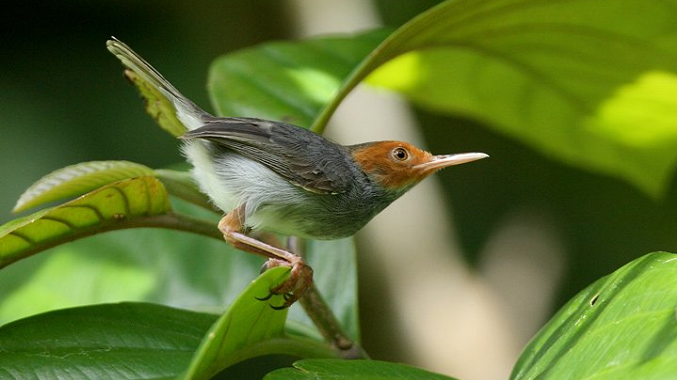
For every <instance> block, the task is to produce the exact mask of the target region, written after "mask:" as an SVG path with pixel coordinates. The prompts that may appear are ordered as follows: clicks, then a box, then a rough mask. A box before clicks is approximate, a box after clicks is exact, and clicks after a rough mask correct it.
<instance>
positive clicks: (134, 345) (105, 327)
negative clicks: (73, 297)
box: [0, 268, 336, 379]
mask: <svg viewBox="0 0 677 380" xmlns="http://www.w3.org/2000/svg"><path fill="white" fill-rule="evenodd" d="M288 276H289V269H288V268H275V269H273V270H270V271H267V272H265V273H264V274H262V275H261V276H259V277H258V278H257V279H256V280H255V281H253V282H251V284H250V285H249V286H248V287H247V288H246V289H245V290H244V292H242V293H241V294H240V296H239V297H238V298H237V299H236V301H235V302H234V303H233V304H232V305H231V307H230V308H229V309H228V311H227V312H226V313H225V314H224V315H223V316H221V317H220V318H218V319H217V316H215V315H212V314H203V313H195V312H190V311H186V310H180V309H173V308H169V307H165V306H160V305H155V304H142V303H122V304H105V305H96V306H85V307H79V308H71V309H63V310H57V311H53V312H49V313H45V314H40V315H36V316H33V317H29V318H26V319H21V320H18V321H15V322H12V323H9V324H6V325H4V326H2V327H0V352H2V355H0V377H3V378H4V377H6V376H5V375H7V376H12V378H22V379H23V378H57V377H58V378H61V377H64V378H68V379H102V378H115V379H148V378H153V379H155V378H157V379H173V378H177V377H178V378H180V379H209V378H211V376H212V375H215V374H216V373H218V372H220V371H221V370H223V369H225V368H227V367H229V366H230V365H232V364H234V363H237V362H240V361H242V360H245V359H248V358H251V357H255V356H259V355H266V354H276V353H277V354H286V355H293V356H299V357H312V358H317V357H336V353H335V352H334V351H332V350H331V349H330V348H328V346H327V345H325V344H323V343H319V342H314V341H310V340H307V339H300V338H290V337H287V336H285V335H284V323H285V318H286V315H287V312H286V310H282V311H281V310H274V309H272V308H271V307H270V305H271V303H272V304H278V303H282V302H284V300H283V299H282V297H281V296H275V297H272V298H271V299H270V300H268V301H261V300H259V299H257V298H261V297H264V296H266V295H267V294H268V289H269V288H270V287H271V286H274V285H276V284H278V283H279V282H280V281H284V280H285V279H287V278H288Z"/></svg>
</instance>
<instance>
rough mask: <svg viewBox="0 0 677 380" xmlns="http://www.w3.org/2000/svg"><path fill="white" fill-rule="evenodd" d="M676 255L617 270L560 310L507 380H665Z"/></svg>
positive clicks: (670, 362) (676, 359)
mask: <svg viewBox="0 0 677 380" xmlns="http://www.w3.org/2000/svg"><path fill="white" fill-rule="evenodd" d="M676 308H677V255H675V254H672V253H665V252H658V253H652V254H649V255H646V256H644V257H641V258H639V259H636V260H635V261H633V262H631V263H629V264H627V265H625V266H624V267H622V268H620V269H618V270H617V271H615V272H614V273H612V274H610V275H609V276H607V277H604V278H602V279H600V280H598V281H597V282H595V283H594V284H592V285H590V286H589V287H588V288H586V289H585V290H583V291H582V292H580V293H579V294H578V295H577V296H576V297H574V298H573V299H572V300H571V301H569V303H567V304H566V305H565V306H564V307H563V308H562V309H561V310H560V311H559V312H558V313H557V314H556V315H555V316H554V317H553V318H552V319H551V320H550V322H548V324H547V325H546V326H545V327H543V329H542V330H541V331H540V332H539V333H538V334H537V335H536V337H535V338H534V339H533V340H532V342H531V343H529V345H528V346H527V347H526V349H525V350H524V352H523V353H522V356H521V357H520V359H519V360H518V362H517V364H516V366H515V368H514V370H513V374H512V376H511V379H513V380H525V379H546V378H547V379H596V380H607V379H608V380H612V379H613V380H625V379H627V380H634V379H672V378H674V377H675V373H677V320H676V319H675V310H676Z"/></svg>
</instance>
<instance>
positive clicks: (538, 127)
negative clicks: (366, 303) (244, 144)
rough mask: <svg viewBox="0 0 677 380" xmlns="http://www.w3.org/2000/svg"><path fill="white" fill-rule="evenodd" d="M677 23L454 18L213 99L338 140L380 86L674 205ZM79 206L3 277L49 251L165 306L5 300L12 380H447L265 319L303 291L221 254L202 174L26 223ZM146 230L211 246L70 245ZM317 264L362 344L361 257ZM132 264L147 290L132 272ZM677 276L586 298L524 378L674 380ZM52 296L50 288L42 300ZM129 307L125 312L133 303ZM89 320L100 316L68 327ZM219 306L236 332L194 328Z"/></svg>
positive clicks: (258, 51) (276, 69) (261, 72)
mask: <svg viewBox="0 0 677 380" xmlns="http://www.w3.org/2000/svg"><path fill="white" fill-rule="evenodd" d="M628 9H632V12H627V10H628ZM675 9H677V2H676V1H674V0H671V1H663V2H657V1H644V2H638V1H636V0H601V1H599V0H597V1H590V0H568V1H557V2H552V1H547V0H488V1H481V2H477V1H471V0H458V1H447V2H444V3H442V4H440V5H439V6H437V7H435V8H433V9H431V10H429V11H427V12H425V13H423V14H421V15H420V16H418V17H416V18H414V19H413V20H411V21H410V22H409V23H407V24H405V25H404V26H402V27H401V28H399V29H398V30H396V31H394V32H392V33H390V31H387V30H378V31H372V32H368V33H364V34H358V35H351V36H335V37H324V38H316V39H312V40H307V41H300V42H277V43H268V44H263V45H260V46H256V47H253V48H249V49H245V50H242V51H238V52H234V53H231V54H228V55H225V56H223V57H220V58H218V59H217V60H216V61H215V62H214V64H213V65H212V67H211V70H210V77H209V88H210V91H211V96H212V98H213V102H214V104H215V105H216V109H217V111H218V113H219V114H221V115H246V116H258V117H265V118H270V119H277V120H285V121H288V122H292V123H295V124H299V125H302V126H306V127H309V128H312V129H313V130H315V131H317V132H322V131H324V129H325V126H326V123H327V122H328V120H329V118H330V117H331V115H332V113H333V112H334V111H335V110H336V108H337V107H338V105H339V104H340V102H341V101H342V100H343V99H344V98H345V96H347V94H349V93H350V91H351V90H353V89H354V88H355V87H356V86H357V85H358V84H359V83H361V82H362V81H363V80H365V79H366V80H367V81H368V82H369V83H371V84H374V85H378V86H383V87H388V88H391V89H395V90H397V91H400V92H401V93H402V94H404V95H405V96H407V97H408V98H409V99H411V100H412V101H413V102H416V103H418V104H420V105H422V106H424V107H429V108H431V109H434V110H436V111H439V112H450V113H459V114H464V115H468V116H470V117H473V118H476V119H478V120H480V121H483V122H485V123H486V124H487V125H488V126H490V127H491V128H494V129H495V130H497V131H499V132H501V133H505V134H507V135H510V136H513V137H514V138H516V139H518V140H520V141H522V142H524V143H525V144H530V145H533V146H534V147H536V148H537V149H539V150H541V151H542V152H544V153H545V154H548V155H550V156H552V157H553V158H555V159H558V160H562V161H564V162H567V163H569V164H572V165H577V166H580V167H582V168H584V169H587V170H595V171H602V172H604V173H608V174H610V175H614V176H617V177H619V178H623V179H625V180H627V181H629V182H631V183H633V184H634V185H636V186H637V187H638V188H640V189H642V190H644V191H645V192H646V193H647V194H650V195H653V196H659V195H661V194H662V193H663V192H664V191H665V187H666V182H667V180H668V178H669V177H670V174H671V173H672V171H673V168H674V164H675V161H676V160H677V153H675V152H677V150H675V149H673V147H674V145H675V140H676V139H677V134H675V131H677V128H675V127H676V126H677V125H676V122H675V121H676V120H677V115H676V114H675V112H676V111H675V110H677V107H675V104H674V102H675V99H677V85H675V83H677V82H676V81H675V72H677V67H676V65H677V60H676V59H675V58H677V44H675V43H674V32H673V25H674V21H675V20H676V19H677V13H676V12H675ZM130 79H131V80H132V82H133V84H134V85H136V86H137V88H139V89H140V91H141V93H142V95H143V96H144V97H145V99H146V101H147V105H148V108H147V110H148V112H149V113H151V115H152V116H153V117H154V118H155V119H156V120H157V121H158V123H159V124H160V125H161V126H162V127H163V128H165V130H167V131H168V132H169V133H170V134H172V135H178V134H180V130H181V127H180V126H177V125H176V122H175V121H176V120H175V118H171V117H169V118H166V117H165V116H166V112H167V111H166V110H167V105H166V104H162V103H158V102H155V100H157V94H156V93H154V92H153V91H152V88H150V87H148V86H147V85H146V84H145V83H144V82H143V80H141V79H140V78H138V77H131V78H130ZM170 196H171V198H170ZM73 197H77V198H76V199H73V200H70V201H67V202H65V203H62V204H57V205H55V206H52V207H49V208H46V209H43V210H40V211H37V212H36V213H34V214H32V215H29V216H25V217H22V218H19V219H17V220H14V221H12V222H10V223H8V224H6V225H4V226H2V227H0V264H1V265H2V266H3V267H4V266H7V265H9V264H11V263H14V262H16V261H19V260H22V259H25V258H27V257H29V256H31V255H34V254H37V253H40V252H44V251H47V250H48V249H49V251H51V252H53V253H54V251H58V252H61V253H71V254H73V255H76V256H77V257H79V258H80V259H78V260H75V262H76V265H77V266H80V267H81V268H86V266H85V265H86V263H85V260H84V259H83V258H84V257H87V256H88V255H90V256H93V257H97V258H98V259H101V258H102V257H103V258H104V259H105V260H110V261H111V265H110V268H109V270H110V272H109V273H108V275H109V276H118V275H119V273H126V275H128V276H129V277H128V278H125V277H124V276H123V277H121V280H124V279H130V280H133V281H134V283H135V284H138V285H139V286H135V287H134V288H135V289H134V290H133V291H135V292H139V293H134V294H135V295H136V296H138V297H140V298H142V299H144V300H145V301H152V302H153V303H108V304H102V305H94V304H93V303H94V302H95V301H100V298H99V297H98V296H97V295H85V296H84V297H82V298H80V299H79V300H77V302H71V300H68V301H57V302H54V303H52V304H49V303H47V304H41V305H36V306H35V309H30V308H31V306H27V307H26V308H24V309H21V308H13V307H12V306H13V305H16V304H18V303H20V301H21V300H20V298H21V296H20V294H21V293H19V296H18V297H19V299H18V300H11V299H9V300H8V299H5V302H3V304H2V306H0V317H1V318H4V321H5V322H9V321H12V322H10V323H7V324H5V325H3V326H2V327H0V350H1V351H2V352H3V355H2V356H0V364H2V365H0V368H1V369H0V373H2V374H3V376H12V377H13V378H34V377H43V376H56V377H68V378H73V379H90V378H102V377H115V378H120V379H137V378H148V377H153V378H181V379H206V378H210V377H212V376H213V375H215V374H217V373H218V372H219V371H221V370H223V369H225V368H227V367H229V366H231V365H232V364H235V363H237V362H240V361H242V360H245V359H248V358H251V357H255V356H261V355H270V354H279V353H286V354H291V355H293V356H296V357H301V358H306V359H307V358H322V359H317V360H302V361H299V362H297V363H296V364H295V367H296V369H290V368H287V369H281V370H278V371H274V372H271V373H270V374H269V375H268V376H267V378H270V379H276V378H320V379H321V378H356V379H369V378H377V377H379V376H383V374H387V376H389V378H398V377H400V378H420V379H441V378H443V377H442V376H440V375H435V374H431V373H428V372H425V371H422V370H419V369H415V368H411V367H407V366H404V365H400V364H395V363H384V362H375V361H355V362H347V361H336V359H335V358H336V357H339V356H341V352H339V351H338V350H336V349H334V348H332V347H331V346H330V345H329V344H327V343H325V342H323V341H322V338H321V336H320V334H319V332H318V330H317V329H315V328H314V327H313V325H312V323H311V322H310V320H309V319H308V317H307V316H305V315H304V314H303V313H302V312H301V311H300V310H298V309H295V308H292V310H290V312H289V317H288V316H287V311H286V310H285V311H277V310H274V309H272V308H270V307H269V303H273V304H275V303H276V302H280V300H279V299H275V298H273V299H271V300H269V301H266V302H263V301H260V300H258V299H257V298H261V297H262V296H264V295H265V293H266V292H267V289H269V288H270V287H271V286H273V285H274V284H276V283H279V282H280V281H283V280H284V279H285V278H286V276H287V275H288V274H287V273H288V272H287V271H285V270H284V269H282V268H279V269H276V270H271V271H267V272H265V273H264V274H262V275H261V276H259V277H258V278H257V279H256V280H255V281H254V282H252V283H249V281H250V280H251V279H253V278H254V277H255V274H256V273H257V269H258V266H260V261H259V260H257V259H254V258H249V257H247V258H245V257H242V256H243V255H240V254H238V253H237V252H234V250H233V249H231V248H230V247H228V246H227V245H225V244H223V243H222V242H219V241H217V240H215V239H209V238H216V239H219V238H220V237H219V234H218V232H217V231H216V229H215V218H216V215H215V214H214V213H213V212H212V211H213V210H211V207H210V206H209V203H208V202H207V201H206V200H205V199H204V197H203V196H202V195H200V194H199V193H198V192H197V190H196V189H195V187H194V185H192V183H191V182H190V179H189V176H187V175H186V173H183V172H180V171H173V170H167V169H162V170H153V169H151V168H148V167H146V166H144V165H140V164H136V163H131V162H124V161H115V162H113V161H109V162H89V163H83V164H79V165H75V166H71V167H68V168H64V169H62V170H59V171H57V172H54V173H52V174H50V175H48V176H46V177H45V178H44V179H43V180H41V181H39V182H38V183H36V184H35V185H34V186H32V187H31V188H30V189H29V190H27V192H26V193H25V194H24V195H23V196H22V197H21V198H20V199H19V202H18V203H17V206H16V209H17V210H25V209H30V208H35V207H39V206H45V205H46V204H47V203H50V202H57V201H63V200H64V199H69V198H73ZM178 199H181V200H182V201H179V200H178ZM170 200H171V202H170ZM186 201H187V202H186ZM138 227H159V228H165V229H174V230H179V231H184V232H191V233H194V234H197V235H202V236H199V237H196V236H191V237H187V236H185V235H182V236H181V238H180V239H179V238H176V237H175V236H174V235H176V234H177V233H176V232H173V233H164V232H158V233H155V232H154V233H152V234H151V233H150V232H149V231H145V230H141V231H136V230H134V231H124V232H116V233H110V234H106V235H102V236H96V237H93V238H90V239H87V240H83V241H78V242H76V243H75V244H68V245H65V243H68V242H71V241H73V240H77V239H80V238H83V237H88V236H92V235H95V234H100V233H103V232H109V231H113V230H121V229H132V228H138ZM106 249H111V252H110V253H109V254H108V256H107V254H106ZM306 250H307V253H308V255H309V258H308V261H309V262H310V264H311V266H313V267H314V268H315V272H316V279H317V281H318V288H319V289H320V291H321V292H322V294H324V296H325V298H326V299H327V301H328V303H329V304H330V305H331V307H332V309H333V312H334V313H335V314H336V316H337V319H338V321H339V322H340V324H341V325H342V327H343V328H344V329H345V330H346V332H347V334H348V336H349V337H351V338H352V339H354V340H355V341H356V342H358V343H359V326H358V323H357V299H356V298H357V297H356V281H355V259H354V246H353V243H352V240H351V239H345V240H341V241H336V242H314V241H311V242H307V246H306ZM198 255H199V258H198V259H196V257H198ZM320 255H321V257H319V256H320ZM53 257H54V258H55V259H54V260H55V263H54V265H55V266H58V267H59V268H60V269H61V270H63V267H64V266H68V265H69V264H70V263H72V261H68V262H66V263H64V262H56V260H64V257H69V256H65V255H56V254H55V255H54V256H53ZM120 260H123V261H124V262H125V263H128V264H129V267H130V268H135V269H136V271H128V272H121V271H120V265H119V262H120ZM116 262H117V263H116ZM201 263H206V264H203V265H202V264H201ZM159 264H161V265H162V266H163V271H162V272H163V273H165V278H164V279H163V281H164V282H163V283H162V284H161V286H157V287H154V286H153V284H152V283H151V281H148V279H149V278H157V277H158V273H160V272H159V271H160V269H158V268H157V266H158V265H159ZM675 265H677V264H675V260H674V257H673V255H671V254H667V253H655V254H650V255H647V256H644V257H642V258H640V259H637V260H636V261H633V262H632V263H630V264H628V265H626V266H625V267H623V268H621V269H619V270H618V271H616V272H615V273H613V274H612V275H610V276H608V277H606V278H603V279H601V280H599V281H598V282H596V283H595V284H593V285H591V286H590V287H589V288H587V289H586V290H583V291H582V292H581V293H580V294H579V295H578V296H577V297H575V298H574V299H572V300H571V301H570V303H569V304H567V305H566V306H565V307H564V308H562V310H561V311H560V312H559V313H558V314H557V315H556V316H555V317H554V318H553V319H552V320H551V321H550V323H549V324H548V325H546V326H545V327H544V328H543V330H542V331H541V332H540V333H539V334H538V335H537V336H536V337H535V338H534V340H533V341H532V343H531V344H530V345H529V346H528V347H527V348H526V350H525V352H524V354H523V355H522V357H521V358H520V360H519V361H518V362H517V364H516V367H515V369H514V372H513V376H512V377H513V378H514V379H531V378H542V377H544V376H547V377H548V378H568V377H569V376H571V374H572V373H575V374H577V377H581V378H583V377H592V376H595V377H597V378H638V377H652V378H669V377H670V374H671V373H673V372H674V370H675V368H674V364H672V363H674V362H675V358H674V356H675V353H676V352H677V350H675V348H674V346H675V344H674V341H675V339H674V337H675V334H677V326H675V318H674V309H675V305H674V303H671V300H673V299H675V294H673V293H674V289H677V287H675V286H674V280H673V279H674V278H677V277H676V276H675V274H676V273H677V267H675ZM12 268H13V265H12V266H8V267H7V268H6V269H4V270H3V274H6V273H7V272H8V271H11V270H12ZM72 270H74V271H76V270H78V269H77V268H73V269H72ZM50 274H51V273H49V272H48V273H47V274H43V276H44V278H46V280H44V281H47V282H46V283H45V284H49V281H50V280H51V281H53V280H54V279H53V278H51V277H50ZM214 279H217V280H219V281H217V280H214ZM339 279H340V281H342V282H341V284H340V285H341V286H336V281H339ZM39 280H40V276H34V277H33V278H32V279H31V282H32V283H33V284H32V285H34V284H35V283H39ZM66 281H67V280H66ZM214 281H216V282H214ZM120 282H121V285H122V282H123V281H120ZM94 283H95V281H94V280H93V281H92V284H94ZM43 286H45V287H49V285H44V284H43ZM73 286H80V287H81V286H82V284H77V285H76V284H74V285H73ZM130 288H131V287H130ZM28 289H32V290H31V291H34V292H35V291H38V290H36V288H30V287H29V288H28ZM122 289H123V290H122V291H120V290H119V289H117V291H120V293H119V294H118V295H119V296H120V298H121V299H125V298H126V297H128V296H129V295H130V294H132V293H131V290H129V291H127V290H124V289H125V288H124V286H123V287H122ZM171 289H174V290H178V291H171ZM242 289H244V290H242ZM47 298H48V297H47ZM196 299H199V300H200V301H201V302H204V304H202V305H197V304H196V303H195V302H196V301H195V300H196ZM75 304H84V305H85V306H81V307H78V308H66V306H74V305H75ZM158 304H166V305H180V306H182V307H183V309H174V308H168V307H166V306H160V305H158ZM205 305H213V306H215V309H214V310H212V311H216V312H218V313H219V314H220V316H218V315H214V314H209V313H205V312H204V310H200V312H198V311H188V310H185V308H190V309H193V310H199V309H204V306H205ZM224 305H229V306H228V308H227V310H226V311H225V312H224V311H223V306H224ZM49 310H51V311H49ZM41 311H48V312H46V313H42V314H39V313H38V312H41ZM22 317H26V318H23V319H20V318H22ZM328 358H333V359H331V360H329V359H328Z"/></svg>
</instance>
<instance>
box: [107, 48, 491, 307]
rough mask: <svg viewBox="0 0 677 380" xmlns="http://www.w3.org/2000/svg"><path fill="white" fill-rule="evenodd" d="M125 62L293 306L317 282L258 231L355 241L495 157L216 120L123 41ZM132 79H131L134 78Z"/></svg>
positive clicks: (237, 238) (204, 186) (243, 241)
mask: <svg viewBox="0 0 677 380" xmlns="http://www.w3.org/2000/svg"><path fill="white" fill-rule="evenodd" d="M106 46H107V48H108V50H109V51H110V52H111V53H113V54H114V55H115V56H116V57H117V58H118V59H119V60H120V61H122V64H123V65H124V66H125V67H126V68H127V69H128V70H131V71H133V73H134V74H136V75H137V76H140V77H141V78H142V79H143V80H144V81H146V82H147V83H148V84H149V85H150V86H152V87H153V88H154V89H155V90H157V91H158V92H159V93H160V94H161V95H162V96H164V97H165V98H166V100H167V101H168V102H169V104H171V106H172V107H173V110H172V112H174V115H173V116H175V117H176V119H178V120H179V121H180V122H181V123H182V124H183V125H184V126H185V127H186V129H187V130H188V132H186V133H185V134H184V135H182V136H180V137H179V138H180V139H181V140H183V144H182V151H183V153H184V155H185V156H186V157H187V159H188V161H189V162H190V163H191V164H192V165H193V169H192V174H193V177H194V179H195V181H196V182H197V184H198V185H199V188H200V189H201V191H203V192H204V193H205V194H207V195H208V196H209V198H210V199H211V201H212V202H213V203H214V205H216V206H217V207H218V208H219V209H221V210H222V211H223V212H224V213H225V216H224V217H223V219H221V221H220V222H219V225H218V228H219V230H220V231H221V232H222V233H223V235H224V238H225V240H226V241H227V242H228V243H230V244H231V245H233V246H234V247H235V248H237V249H241V250H244V251H248V252H251V253H255V254H258V255H261V256H264V257H267V258H268V259H269V260H268V262H267V267H273V266H279V265H285V266H290V267H291V275H290V278H289V280H288V281H287V282H285V283H283V284H282V285H280V286H278V287H277V288H274V289H271V290H270V291H271V295H272V294H283V295H284V296H285V303H284V305H282V307H288V306H290V305H291V304H292V303H293V302H295V301H296V300H298V298H300V297H301V296H302V295H303V293H304V291H305V290H306V289H307V288H308V286H310V284H311V281H312V269H311V268H310V267H309V266H308V265H306V264H305V263H304V262H303V260H302V259H301V258H300V257H299V256H297V255H295V254H294V253H292V252H289V251H287V250H285V249H282V248H278V247H276V246H273V245H271V244H268V243H266V242H263V241H261V240H259V239H256V238H253V237H251V233H252V232H254V231H267V232H273V233H279V234H282V235H286V236H295V237H300V238H310V239H319V240H329V239H338V238H343V237H347V236H351V235H353V234H354V233H355V232H357V231H358V230H360V229H361V228H362V227H363V226H364V225H365V224H366V223H367V222H369V221H370V220H371V219H372V218H373V217H374V216H375V215H376V214H378V213H379V212H381V210H383V209H384V208H385V207H386V206H388V205H389V204H390V203H392V202H393V201H394V200H396V199H397V198H399V197H400V196H401V195H402V194H404V193H405V192H407V191H408V190H409V189H411V188H412V187H413V186H414V185H416V184H417V183H419V182H420V181H421V180H423V179H424V178H426V177H427V176H429V175H430V174H432V173H434V172H436V171H437V170H439V169H442V168H446V167H449V166H452V165H458V164H462V163H466V162H470V161H475V160H479V159H482V158H485V157H488V156H487V155H486V154H484V153H462V154H453V155H432V154H430V153H428V152H426V151H424V150H421V149H418V148H416V147H415V146H413V145H411V144H409V143H406V142H402V141H378V142H367V143H363V144H357V145H349V146H344V145H340V144H337V143H335V142H333V141H330V140H328V139H326V138H324V137H322V136H320V135H318V134H316V133H313V132H312V131H309V130H308V129H305V128H301V127H298V126H295V125H292V124H287V123H282V122H278V121H270V120H262V119H256V118H249V117H215V116H213V115H211V114H209V113H207V112H206V111H204V110H202V109H200V108H199V107H198V106H197V105H195V104H194V103H193V102H192V101H190V100H189V99H188V98H186V97H185V96H183V95H182V94H181V93H180V92H179V91H178V90H177V89H176V88H175V87H174V86H173V85H172V84H170V83H169V82H168V81H167V80H166V79H165V78H164V77H163V76H162V75H161V74H160V73H159V72H158V71H157V70H155V69H154V68H153V67H152V66H151V65H150V64H149V63H148V62H146V61H145V60H144V59H143V58H142V57H141V56H139V55H138V54H137V53H135V52H134V51H133V50H132V49H131V48H129V47H128V46H127V45H126V44H124V43H122V42H121V41H119V40H117V39H115V38H112V39H110V40H108V41H107V43H106ZM127 75H128V76H129V73H127Z"/></svg>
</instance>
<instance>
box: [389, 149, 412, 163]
mask: <svg viewBox="0 0 677 380" xmlns="http://www.w3.org/2000/svg"><path fill="white" fill-rule="evenodd" d="M392 154H393V158H395V159H396V160H398V161H406V159H407V158H409V152H407V150H406V149H404V148H402V147H401V146H399V147H397V148H395V149H393V153H392Z"/></svg>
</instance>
